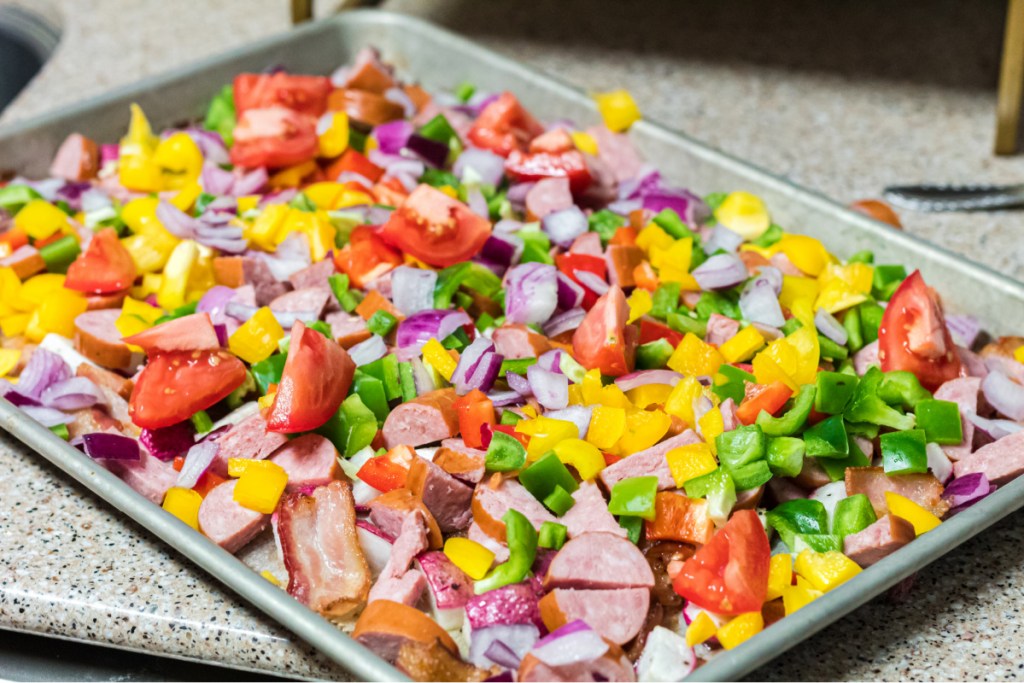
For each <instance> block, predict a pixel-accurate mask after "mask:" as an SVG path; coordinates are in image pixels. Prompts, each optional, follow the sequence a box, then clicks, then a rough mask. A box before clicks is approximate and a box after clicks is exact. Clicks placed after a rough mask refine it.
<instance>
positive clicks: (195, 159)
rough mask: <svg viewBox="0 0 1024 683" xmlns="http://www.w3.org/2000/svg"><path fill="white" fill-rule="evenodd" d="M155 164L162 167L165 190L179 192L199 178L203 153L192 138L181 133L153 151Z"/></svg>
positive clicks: (169, 138)
mask: <svg viewBox="0 0 1024 683" xmlns="http://www.w3.org/2000/svg"><path fill="white" fill-rule="evenodd" d="M153 162H154V163H155V164H156V165H157V166H159V167H160V172H161V175H162V176H163V187H164V189H165V190H179V189H182V188H184V187H186V186H187V185H189V184H191V183H194V182H195V180H196V178H198V177H199V173H200V172H201V171H202V170H203V153H202V152H201V151H200V149H199V145H197V144H196V143H195V140H193V139H192V136H190V135H189V134H188V133H184V132H179V133H174V134H172V135H170V136H168V137H167V138H165V139H163V140H161V141H160V143H159V144H158V145H157V146H156V149H155V150H154V151H153ZM196 196H198V195H196ZM179 208H180V207H179Z"/></svg>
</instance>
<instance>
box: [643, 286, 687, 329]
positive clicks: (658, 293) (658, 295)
mask: <svg viewBox="0 0 1024 683" xmlns="http://www.w3.org/2000/svg"><path fill="white" fill-rule="evenodd" d="M681 291H682V288H681V286H680V284H679V283H678V282H663V283H662V284H660V285H658V288H657V289H656V290H654V294H653V295H652V296H651V310H649V311H648V312H647V315H649V316H651V317H652V318H657V319H658V320H666V319H667V318H668V315H669V313H675V312H676V311H677V310H678V309H679V293H680V292H681Z"/></svg>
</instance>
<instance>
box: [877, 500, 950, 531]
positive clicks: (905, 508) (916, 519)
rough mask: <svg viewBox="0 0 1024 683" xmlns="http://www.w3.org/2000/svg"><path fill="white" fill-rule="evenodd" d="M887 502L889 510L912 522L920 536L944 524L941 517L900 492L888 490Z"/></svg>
mask: <svg viewBox="0 0 1024 683" xmlns="http://www.w3.org/2000/svg"><path fill="white" fill-rule="evenodd" d="M885 504H886V506H887V507H888V508H889V512H891V513H892V514H894V515H896V516H897V517H900V518H902V519H905V520H907V521H908V522H910V523H911V524H912V525H913V526H914V533H915V534H916V535H918V536H920V535H921V534H923V533H927V532H929V531H931V530H932V529H934V528H935V527H937V526H939V525H940V524H942V520H941V519H939V518H938V517H936V516H935V515H933V514H932V513H931V512H929V511H928V510H926V509H924V508H923V507H921V506H920V505H918V504H917V503H915V502H914V501H912V500H910V499H909V498H907V497H906V496H901V495H900V494H898V493H893V492H892V491H886V492H885Z"/></svg>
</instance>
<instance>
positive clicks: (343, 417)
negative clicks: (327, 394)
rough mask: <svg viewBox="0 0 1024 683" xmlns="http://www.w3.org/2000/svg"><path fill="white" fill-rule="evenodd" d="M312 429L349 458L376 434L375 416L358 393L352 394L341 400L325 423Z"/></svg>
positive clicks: (366, 444)
mask: <svg viewBox="0 0 1024 683" xmlns="http://www.w3.org/2000/svg"><path fill="white" fill-rule="evenodd" d="M314 431H316V433H317V434H320V435H321V436H323V437H325V438H326V439H327V440H328V441H330V442H331V443H333V444H334V447H335V448H337V449H338V452H339V453H341V454H342V455H343V456H345V457H346V458H351V457H352V456H353V455H355V454H356V453H357V452H358V451H360V450H362V449H364V448H366V447H367V446H369V445H370V443H371V442H372V441H373V437H374V436H376V435H377V416H376V415H374V414H373V412H372V411H371V410H370V409H369V408H367V407H366V405H365V404H364V403H363V401H362V399H360V398H359V396H358V395H356V394H352V395H350V396H349V397H348V398H346V399H345V400H344V401H342V403H341V405H340V406H339V407H338V411H337V412H336V413H335V414H334V415H332V416H331V418H330V419H329V420H327V422H326V423H324V424H323V425H321V426H320V427H318V428H317V429H316V430H314Z"/></svg>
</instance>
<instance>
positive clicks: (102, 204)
mask: <svg viewBox="0 0 1024 683" xmlns="http://www.w3.org/2000/svg"><path fill="white" fill-rule="evenodd" d="M80 200H81V205H82V211H84V212H86V213H90V212H92V211H99V210H101V209H106V208H109V207H111V206H113V202H112V201H111V200H110V197H109V195H107V193H106V192H104V191H103V190H102V189H100V188H98V187H92V188H90V189H88V190H86V191H85V192H83V193H82V196H81V198H80Z"/></svg>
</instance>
